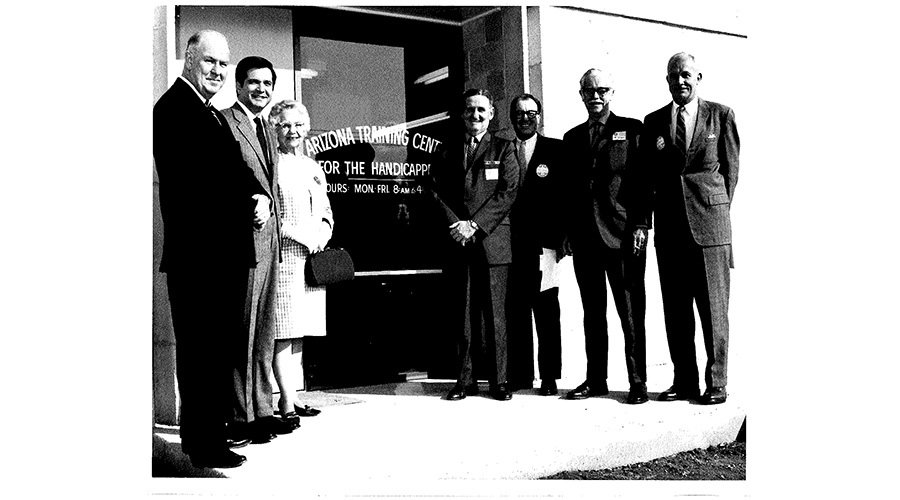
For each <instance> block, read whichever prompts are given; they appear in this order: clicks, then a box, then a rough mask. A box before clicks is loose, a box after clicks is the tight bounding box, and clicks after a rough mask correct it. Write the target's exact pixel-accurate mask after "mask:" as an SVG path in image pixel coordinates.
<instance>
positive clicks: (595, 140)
mask: <svg viewBox="0 0 900 500" xmlns="http://www.w3.org/2000/svg"><path fill="white" fill-rule="evenodd" d="M601 135H603V122H600V121H596V122H594V123H592V124H591V149H594V150H596V149H597V146H598V145H599V144H600V136H601Z"/></svg>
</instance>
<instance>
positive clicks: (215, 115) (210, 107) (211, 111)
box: [206, 100, 222, 127]
mask: <svg viewBox="0 0 900 500" xmlns="http://www.w3.org/2000/svg"><path fill="white" fill-rule="evenodd" d="M206 109H208V110H209V112H210V113H212V115H213V118H215V119H216V121H217V122H219V126H220V127H221V126H222V120H220V119H219V115H217V114H216V108H214V107H212V103H211V102H209V100H207V101H206Z"/></svg>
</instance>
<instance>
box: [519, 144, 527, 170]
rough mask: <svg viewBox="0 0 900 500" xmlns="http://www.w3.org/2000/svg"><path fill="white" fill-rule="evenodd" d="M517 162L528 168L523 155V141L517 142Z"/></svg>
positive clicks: (525, 156) (525, 157)
mask: <svg viewBox="0 0 900 500" xmlns="http://www.w3.org/2000/svg"><path fill="white" fill-rule="evenodd" d="M519 162H520V163H521V164H522V167H525V168H528V156H527V155H526V154H525V141H519Z"/></svg>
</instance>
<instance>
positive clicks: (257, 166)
mask: <svg viewBox="0 0 900 500" xmlns="http://www.w3.org/2000/svg"><path fill="white" fill-rule="evenodd" d="M222 114H224V115H225V120H226V121H227V122H228V126H229V127H230V128H231V133H232V134H234V137H235V138H236V139H237V142H238V144H239V145H240V147H241V154H243V156H244V160H245V161H246V162H247V165H249V166H250V168H251V169H253V175H254V176H255V177H256V180H257V181H259V183H260V185H262V187H263V189H265V190H266V196H268V197H269V199H270V200H272V212H273V214H274V216H273V217H272V218H270V219H269V221H268V222H266V225H265V226H264V227H263V229H262V231H258V232H254V234H253V239H254V247H255V250H256V262H257V263H259V262H260V261H261V260H262V259H264V258H266V257H265V256H267V255H272V254H275V255H278V256H279V261H280V252H279V251H278V249H279V248H280V245H281V205H280V201H279V198H278V156H279V155H278V140H277V139H276V137H277V135H276V133H275V131H274V130H272V128H271V127H270V126H269V124H268V121H267V120H265V119H263V120H262V123H263V126H264V127H266V139H267V144H268V148H269V156H270V157H271V161H272V164H271V165H269V164H267V162H266V158H265V156H264V155H263V151H262V148H261V147H260V146H259V139H258V138H257V137H256V132H255V131H254V130H253V123H252V120H250V117H249V116H247V115H246V114H245V113H244V110H243V109H241V107H240V105H239V104H238V103H236V102H235V103H234V105H233V106H231V107H230V108H226V109H223V110H222Z"/></svg>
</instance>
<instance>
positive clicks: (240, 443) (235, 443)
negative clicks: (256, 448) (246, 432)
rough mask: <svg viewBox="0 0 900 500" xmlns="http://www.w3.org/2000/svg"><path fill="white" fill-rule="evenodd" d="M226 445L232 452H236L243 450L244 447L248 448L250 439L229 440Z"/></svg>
mask: <svg viewBox="0 0 900 500" xmlns="http://www.w3.org/2000/svg"><path fill="white" fill-rule="evenodd" d="M226 444H227V445H228V447H229V448H230V449H232V450H234V449H236V448H243V447H244V446H247V445H248V444H250V438H248V437H242V438H228V440H227V441H226Z"/></svg>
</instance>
